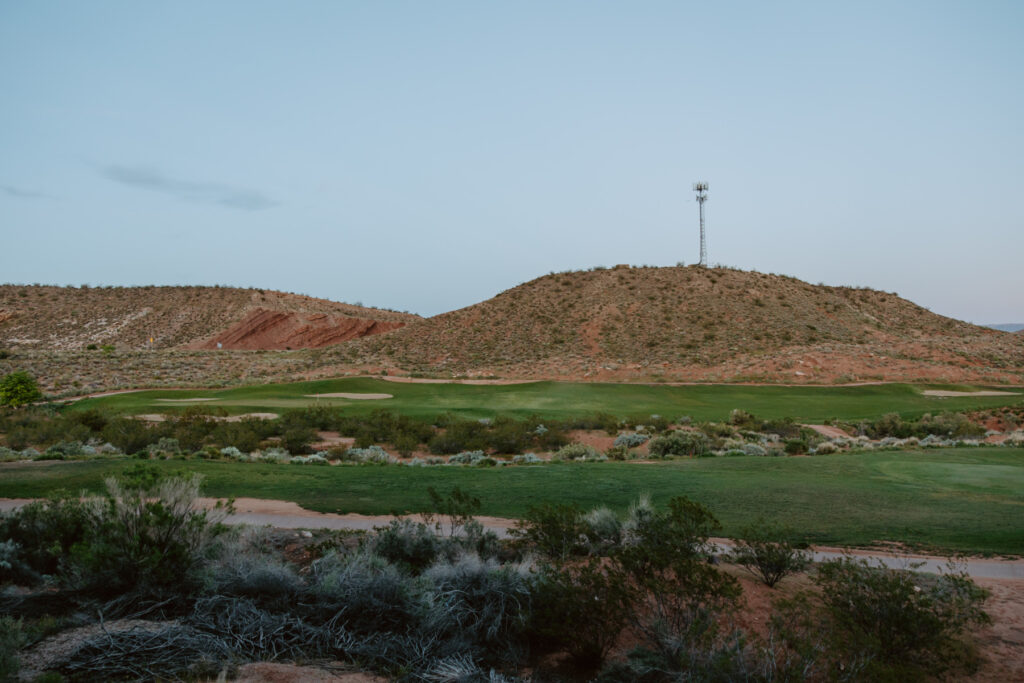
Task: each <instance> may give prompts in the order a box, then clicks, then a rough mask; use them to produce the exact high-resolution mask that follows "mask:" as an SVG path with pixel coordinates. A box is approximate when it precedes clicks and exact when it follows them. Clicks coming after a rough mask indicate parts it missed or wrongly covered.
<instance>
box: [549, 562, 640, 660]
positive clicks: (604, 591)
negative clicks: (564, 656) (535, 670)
mask: <svg viewBox="0 0 1024 683" xmlns="http://www.w3.org/2000/svg"><path fill="white" fill-rule="evenodd" d="M632 598H633V595H632V593H631V592H630V590H629V589H628V587H627V586H626V584H624V583H623V582H622V577H621V576H619V575H618V574H617V573H615V572H614V571H611V570H610V569H609V567H608V566H607V565H606V564H605V563H604V562H603V561H602V560H601V559H599V558H596V557H594V558H589V559H588V560H585V561H583V562H579V563H574V564H571V565H565V566H562V567H559V568H556V567H552V566H546V567H544V568H543V569H542V570H541V571H540V572H539V573H538V575H537V577H536V578H535V580H534V586H533V613H532V615H531V621H530V626H529V632H530V636H531V641H532V642H531V644H532V646H533V649H534V650H535V651H537V653H538V654H542V653H546V652H553V651H565V652H568V653H569V656H570V657H571V659H572V663H573V664H574V666H575V667H576V668H577V669H580V670H583V671H593V670H596V669H598V668H600V666H601V664H602V663H603V662H604V660H605V658H606V657H607V656H608V654H609V652H610V651H611V649H612V648H613V647H614V646H615V644H616V642H617V641H618V639H619V636H620V635H621V633H622V630H623V629H624V628H625V626H626V622H627V619H628V616H629V613H630V611H631V609H632V608H633V604H632Z"/></svg>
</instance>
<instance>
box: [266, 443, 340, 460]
mask: <svg viewBox="0 0 1024 683" xmlns="http://www.w3.org/2000/svg"><path fill="white" fill-rule="evenodd" d="M350 450H351V449H350ZM291 458H292V454H291V453H289V452H288V451H287V450H286V449H284V448H279V447H277V446H271V447H270V448H267V449H264V451H263V453H262V454H261V455H260V459H261V460H265V461H267V462H278V463H280V462H288V461H289V460H291Z"/></svg>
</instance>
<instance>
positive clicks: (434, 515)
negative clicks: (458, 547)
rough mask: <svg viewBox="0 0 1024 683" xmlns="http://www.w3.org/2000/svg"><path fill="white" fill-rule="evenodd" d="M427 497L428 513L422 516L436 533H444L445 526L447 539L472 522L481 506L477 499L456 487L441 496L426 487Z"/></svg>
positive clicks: (434, 490) (433, 489)
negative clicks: (428, 499) (428, 503)
mask: <svg viewBox="0 0 1024 683" xmlns="http://www.w3.org/2000/svg"><path fill="white" fill-rule="evenodd" d="M427 495H428V496H429V497H430V512H428V513H426V514H425V515H424V516H425V517H426V519H427V522H428V523H431V524H434V527H435V528H436V529H437V531H438V532H441V531H444V530H445V525H447V531H448V536H449V537H451V536H455V535H456V534H457V533H458V532H459V531H460V530H462V529H463V528H464V527H465V526H466V525H467V524H468V523H469V522H471V521H473V515H475V514H476V513H478V512H479V511H480V508H481V506H482V503H481V502H480V499H479V498H477V497H476V496H474V495H472V494H470V493H469V492H467V491H463V490H462V489H461V488H459V487H458V486H455V487H454V488H452V490H451V491H450V492H448V494H447V495H442V494H440V493H438V491H437V489H435V488H434V487H433V486H428V487H427Z"/></svg>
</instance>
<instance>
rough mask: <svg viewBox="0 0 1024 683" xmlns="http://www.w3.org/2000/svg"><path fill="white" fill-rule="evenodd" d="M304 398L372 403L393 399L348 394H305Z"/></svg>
mask: <svg viewBox="0 0 1024 683" xmlns="http://www.w3.org/2000/svg"><path fill="white" fill-rule="evenodd" d="M306 398H351V399H355V400H357V401H373V400H379V399H382V398H394V396H392V395H391V394H348V393H344V392H341V393H335V394H306Z"/></svg>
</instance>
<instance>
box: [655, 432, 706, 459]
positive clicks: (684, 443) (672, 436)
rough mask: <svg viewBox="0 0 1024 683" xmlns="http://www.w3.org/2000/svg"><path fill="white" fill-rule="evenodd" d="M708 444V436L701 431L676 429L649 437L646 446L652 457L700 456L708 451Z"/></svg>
mask: <svg viewBox="0 0 1024 683" xmlns="http://www.w3.org/2000/svg"><path fill="white" fill-rule="evenodd" d="M709 445H710V444H709V442H708V437H707V436H706V435H705V434H703V433H701V432H691V431H688V430H676V431H674V432H670V433H669V434H666V435H665V436H657V437H655V438H653V439H651V442H650V445H649V446H648V447H647V448H648V452H649V453H650V454H651V456H652V457H655V458H665V457H668V456H673V455H689V456H701V455H704V454H705V453H707V452H708V449H709Z"/></svg>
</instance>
